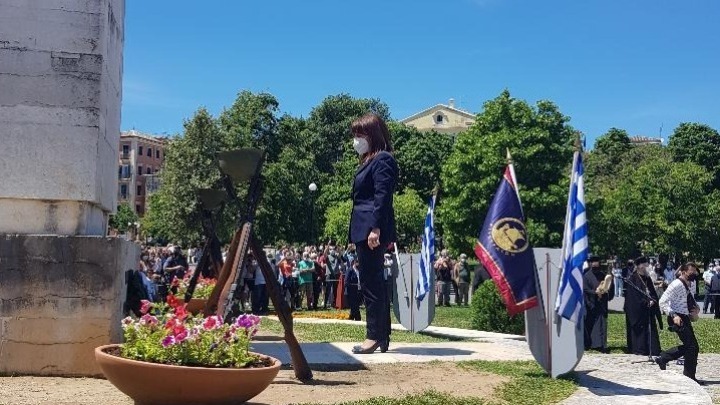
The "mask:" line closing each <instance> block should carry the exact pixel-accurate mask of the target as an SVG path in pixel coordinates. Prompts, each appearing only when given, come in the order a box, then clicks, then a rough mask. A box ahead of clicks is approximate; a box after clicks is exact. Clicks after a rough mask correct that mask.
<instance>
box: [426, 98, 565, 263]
mask: <svg viewBox="0 0 720 405" xmlns="http://www.w3.org/2000/svg"><path fill="white" fill-rule="evenodd" d="M568 121H569V118H568V117H566V116H565V115H563V114H562V113H561V112H560V111H559V110H558V108H557V107H556V106H555V104H553V103H552V102H550V101H539V102H538V103H537V105H536V106H535V107H532V106H530V105H529V104H528V103H527V102H525V101H523V100H517V99H515V98H512V97H511V96H510V93H509V92H508V91H507V90H505V91H503V92H502V93H501V94H500V95H499V96H498V97H497V98H495V99H493V100H490V101H487V102H486V103H485V104H484V108H483V111H482V113H480V114H478V116H477V120H476V121H475V123H474V124H473V125H472V126H471V127H470V128H469V129H468V130H467V131H465V132H462V133H460V134H459V135H458V137H457V140H456V143H455V148H454V149H453V152H452V154H451V155H450V157H449V158H448V160H447V162H446V163H445V165H443V169H442V175H441V179H442V184H443V189H442V193H441V198H440V200H439V206H438V221H439V222H440V223H441V225H442V227H443V229H444V233H443V238H444V240H445V241H446V243H447V245H448V246H449V247H450V248H452V249H454V250H458V251H468V250H470V249H471V247H472V245H473V243H474V240H475V238H477V233H478V229H479V227H480V225H481V224H482V222H483V221H484V219H485V215H486V213H487V209H488V206H489V204H490V201H491V200H492V196H493V194H494V193H495V190H496V189H497V186H498V184H499V181H500V180H501V178H502V174H503V169H504V166H505V165H506V164H507V162H506V148H509V149H510V151H511V152H512V155H513V161H514V162H515V170H516V173H517V179H518V183H519V189H520V196H521V199H522V203H523V208H524V211H525V216H526V218H527V227H528V233H529V235H530V240H531V243H533V244H534V245H535V246H560V244H561V241H562V231H563V225H564V220H565V206H566V204H567V187H568V178H569V168H570V164H571V162H572V150H573V149H572V144H573V140H574V139H575V138H576V137H577V136H578V133H577V132H576V131H575V130H574V129H573V128H572V127H570V126H569V125H568Z"/></svg>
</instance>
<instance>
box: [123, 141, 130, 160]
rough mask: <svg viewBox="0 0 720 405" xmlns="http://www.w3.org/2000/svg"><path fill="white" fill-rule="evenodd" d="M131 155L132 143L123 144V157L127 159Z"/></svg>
mask: <svg viewBox="0 0 720 405" xmlns="http://www.w3.org/2000/svg"><path fill="white" fill-rule="evenodd" d="M129 156H130V145H128V144H124V145H123V146H122V157H123V158H124V159H127V158H128V157H129Z"/></svg>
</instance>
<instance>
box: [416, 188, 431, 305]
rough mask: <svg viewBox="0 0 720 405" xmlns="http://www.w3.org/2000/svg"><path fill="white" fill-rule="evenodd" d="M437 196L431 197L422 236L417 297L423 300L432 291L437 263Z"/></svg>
mask: <svg viewBox="0 0 720 405" xmlns="http://www.w3.org/2000/svg"><path fill="white" fill-rule="evenodd" d="M434 212H435V196H434V195H433V196H432V197H431V198H430V204H429V206H428V212H427V215H425V228H424V230H423V236H422V248H421V249H420V268H419V271H420V274H419V277H418V282H417V288H416V289H415V298H417V299H418V300H419V301H421V300H422V299H423V298H425V294H427V293H428V291H430V280H431V279H432V274H431V273H430V270H431V269H432V268H433V263H435V229H434V227H435V226H434V223H435V214H434Z"/></svg>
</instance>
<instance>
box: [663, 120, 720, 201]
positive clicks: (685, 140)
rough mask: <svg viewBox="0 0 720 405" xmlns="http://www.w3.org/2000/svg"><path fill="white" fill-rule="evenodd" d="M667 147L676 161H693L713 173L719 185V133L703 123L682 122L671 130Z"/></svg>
mask: <svg viewBox="0 0 720 405" xmlns="http://www.w3.org/2000/svg"><path fill="white" fill-rule="evenodd" d="M668 149H669V150H670V153H671V154H672V157H673V159H674V160H675V161H676V162H693V163H697V164H699V165H700V166H702V167H704V168H706V169H707V170H708V171H709V172H710V173H712V175H713V184H714V185H715V187H720V170H718V169H720V134H718V131H716V130H715V129H713V128H711V127H710V126H708V125H705V124H698V123H690V122H683V123H682V124H680V125H679V126H678V127H677V128H675V131H674V132H673V135H672V136H671V137H670V141H669V142H668Z"/></svg>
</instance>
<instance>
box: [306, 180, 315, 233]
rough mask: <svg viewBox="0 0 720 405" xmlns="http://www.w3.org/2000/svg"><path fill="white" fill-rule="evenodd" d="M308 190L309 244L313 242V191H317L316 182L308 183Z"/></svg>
mask: <svg viewBox="0 0 720 405" xmlns="http://www.w3.org/2000/svg"><path fill="white" fill-rule="evenodd" d="M308 190H310V244H311V245H312V244H314V243H315V192H316V191H317V184H315V183H310V185H309V186H308Z"/></svg>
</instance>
